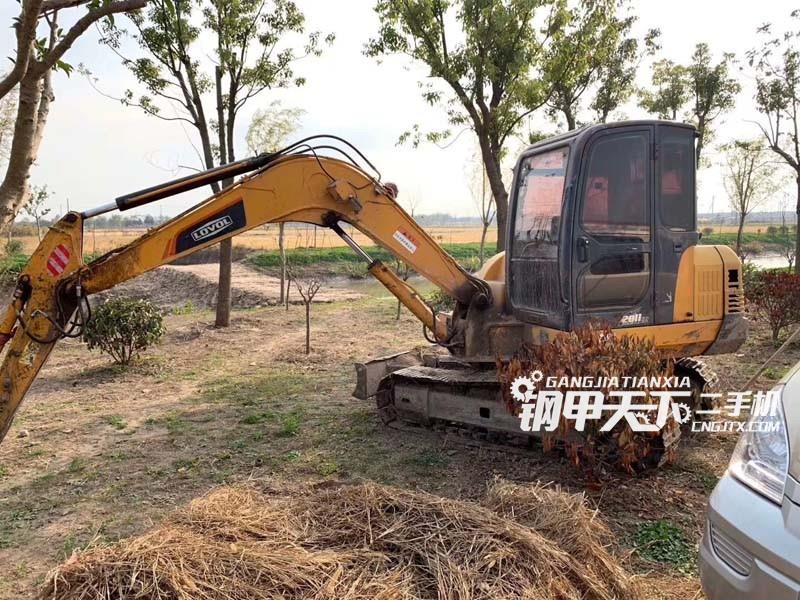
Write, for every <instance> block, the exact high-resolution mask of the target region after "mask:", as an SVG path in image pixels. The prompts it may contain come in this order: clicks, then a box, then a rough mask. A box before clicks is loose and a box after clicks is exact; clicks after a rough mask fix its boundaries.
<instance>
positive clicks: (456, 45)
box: [365, 0, 615, 250]
mask: <svg viewBox="0 0 800 600" xmlns="http://www.w3.org/2000/svg"><path fill="white" fill-rule="evenodd" d="M614 4H615V2H614V1H613V0H602V1H597V2H592V6H593V7H594V9H593V10H594V11H596V12H598V13H600V12H604V11H608V10H610V9H611V10H612V11H613V7H614ZM375 11H376V13H377V15H378V18H379V20H380V27H379V30H378V33H377V35H376V36H375V37H373V38H372V39H370V40H369V42H368V43H367V45H366V48H365V52H366V54H367V55H368V56H373V57H380V56H384V55H390V54H404V55H406V56H409V57H411V58H412V59H414V60H415V61H417V62H419V63H422V64H424V65H425V66H426V67H427V68H428V69H429V70H430V75H431V77H432V79H433V82H432V83H431V84H430V85H427V86H426V87H424V89H423V97H424V99H425V100H426V101H427V102H428V103H429V104H431V105H433V106H444V107H445V109H446V111H447V116H448V121H449V124H450V126H451V127H457V128H462V129H463V128H469V129H472V131H473V132H474V133H475V135H476V137H477V139H478V145H479V147H480V151H481V159H482V160H483V163H484V167H485V169H486V176H487V178H488V180H489V186H490V187H491V190H492V195H493V196H494V199H495V205H496V207H497V248H498V249H499V250H500V249H504V248H505V245H506V240H505V231H506V220H507V217H508V191H507V189H506V186H505V184H504V183H503V173H502V168H501V165H502V160H503V155H504V151H505V148H506V142H507V140H508V138H509V136H510V135H512V133H514V131H515V130H516V129H517V127H518V126H519V124H520V123H521V122H522V121H523V119H525V117H527V116H528V115H530V114H531V113H532V112H533V111H535V110H536V109H538V108H540V107H542V106H544V105H545V103H546V102H547V101H548V100H549V99H550V97H551V94H552V89H551V88H550V86H549V85H548V82H553V81H557V80H559V78H560V76H566V74H567V73H568V72H569V70H570V69H572V68H573V66H574V65H575V63H576V61H580V60H581V59H582V57H581V56H580V52H579V51H578V50H577V49H576V51H575V52H573V53H572V54H571V56H567V57H564V58H563V60H558V61H554V60H549V61H548V60H547V58H548V45H549V44H550V43H551V42H552V40H553V38H554V36H555V35H556V34H559V35H560V31H561V30H562V29H563V28H564V27H565V26H567V24H568V23H567V21H568V15H569V14H570V11H569V9H568V7H567V2H566V0H452V1H447V0H379V1H378V2H377V3H376V5H375ZM586 19H587V22H592V23H595V22H601V23H602V22H604V20H603V18H601V17H599V16H593V14H592V11H591V10H589V11H588V12H587V16H586ZM553 65H557V67H558V69H559V70H560V73H555V74H554V73H545V69H547V68H548V67H553ZM412 132H413V133H414V134H415V136H414V141H415V143H418V141H419V138H420V131H419V128H418V127H415V128H414V129H413V130H412ZM450 133H451V132H450V131H442V132H430V133H428V134H427V135H426V138H427V139H428V140H429V141H434V142H435V141H440V140H442V139H445V138H447V137H448V136H449V135H450ZM411 135H412V133H411V132H409V133H408V134H405V135H404V136H402V137H401V141H403V140H405V139H407V138H408V137H410V136H411Z"/></svg>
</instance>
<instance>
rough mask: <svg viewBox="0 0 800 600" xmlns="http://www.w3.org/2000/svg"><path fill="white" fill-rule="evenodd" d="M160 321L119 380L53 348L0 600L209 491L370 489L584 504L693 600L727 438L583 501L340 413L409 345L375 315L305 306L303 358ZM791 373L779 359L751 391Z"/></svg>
mask: <svg viewBox="0 0 800 600" xmlns="http://www.w3.org/2000/svg"><path fill="white" fill-rule="evenodd" d="M177 312H178V313H179V314H171V315H170V316H168V317H167V319H166V325H167V330H168V333H167V335H166V337H165V339H164V340H163V342H162V343H161V344H160V345H159V346H157V347H155V348H153V349H151V350H149V351H148V352H147V353H146V354H145V355H144V356H143V357H142V359H141V360H140V361H139V362H138V363H137V364H136V365H134V366H132V367H130V368H127V369H123V368H118V367H114V366H112V365H111V364H110V362H109V359H108V358H106V357H105V356H103V355H100V354H96V353H90V352H88V351H87V350H86V348H85V347H84V346H83V345H82V344H80V343H77V342H74V341H71V340H67V341H64V342H61V343H60V345H59V346H58V347H57V348H56V350H55V352H54V353H53V356H52V358H51V359H50V362H49V363H48V365H47V366H46V367H45V369H44V370H43V372H42V374H41V376H40V377H39V379H38V380H37V381H36V383H35V384H34V387H33V389H32V390H31V392H30V393H29V394H28V397H27V399H26V401H25V404H24V405H23V406H22V408H21V409H20V411H19V413H18V416H17V418H16V421H15V423H14V425H13V426H12V429H11V431H10V433H9V435H8V438H7V439H6V440H5V442H4V443H3V445H2V446H0V565H2V569H0V598H19V597H28V596H30V595H31V594H32V593H33V591H34V590H35V588H36V586H37V584H38V583H39V582H40V581H41V580H42V577H43V575H44V574H45V573H46V572H47V570H48V569H50V568H52V567H53V566H54V565H55V564H57V563H58V562H60V561H62V560H64V559H65V557H67V556H69V555H70V553H71V552H72V551H73V549H75V548H80V547H83V546H85V545H87V544H89V543H92V542H109V541H113V540H117V539H119V538H120V537H124V536H129V535H132V534H138V533H141V532H142V531H143V530H145V529H146V528H148V527H149V526H151V525H152V524H154V523H155V522H158V521H159V519H160V518H162V517H163V516H164V515H165V514H167V513H169V512H171V511H172V510H174V509H175V508H176V507H177V506H179V505H181V504H184V503H186V502H187V501H189V500H190V499H191V498H193V497H196V496H198V495H200V494H203V493H205V492H206V491H208V490H209V489H210V488H212V487H214V486H217V485H220V484H223V483H230V482H236V481H241V480H245V479H248V478H264V479H273V480H278V481H298V480H303V481H313V480H322V479H328V478H336V479H339V478H341V479H370V480H374V481H378V482H381V483H388V484H393V485H399V486H404V487H409V488H420V489H424V490H426V491H430V492H434V493H438V494H443V495H446V496H451V497H457V498H465V499H470V498H476V497H478V496H480V495H481V494H482V493H483V491H484V489H485V487H486V485H487V483H488V482H490V481H492V480H493V478H494V477H495V476H497V475H500V476H502V477H505V478H507V479H510V480H512V481H520V482H525V481H543V482H560V483H561V484H562V485H563V486H565V487H566V488H568V489H569V490H586V492H587V493H588V495H589V497H590V499H591V501H592V502H593V503H595V504H596V506H597V508H598V511H599V513H600V515H601V517H602V518H603V519H605V520H606V521H607V522H608V523H609V524H610V525H611V527H612V528H613V530H614V531H615V532H616V534H617V536H618V543H619V546H620V549H621V551H622V552H623V553H624V556H626V557H627V558H626V559H625V563H626V566H627V567H628V568H629V569H631V570H633V571H634V572H636V573H638V574H640V575H641V578H642V581H643V582H644V584H645V585H646V586H647V589H648V597H649V598H652V599H657V598H667V599H673V598H674V599H678V598H680V599H687V598H688V599H691V598H701V597H702V593H701V592H700V589H699V583H698V579H697V576H696V563H695V560H696V545H697V542H698V540H699V537H700V534H701V531H702V523H703V513H704V506H705V502H706V498H707V496H708V494H709V493H710V491H711V489H712V488H713V486H714V485H715V483H716V481H717V478H718V477H719V476H720V475H721V474H722V473H723V471H724V469H725V467H726V464H727V460H728V457H729V455H730V453H731V451H732V448H733V445H734V443H735V437H734V436H732V435H731V434H712V435H707V434H702V435H698V436H695V437H687V438H685V439H684V440H683V442H682V449H681V452H680V456H679V458H678V461H677V463H676V464H675V465H673V466H671V467H669V468H666V469H664V470H662V471H660V472H657V473H653V474H650V475H648V476H644V477H641V478H636V479H630V478H627V477H623V476H619V477H612V478H611V479H610V480H608V481H605V482H603V483H602V484H600V485H598V484H589V483H587V481H585V480H584V479H583V478H582V476H581V475H580V473H578V472H576V471H575V470H574V469H573V468H572V467H571V466H570V465H569V464H567V463H566V461H565V460H564V459H563V458H561V457H559V456H558V455H553V454H545V453H543V452H542V451H541V450H529V451H520V450H514V449H504V448H498V447H488V448H487V447H483V446H479V445H476V444H474V443H471V442H466V441H464V439H463V438H453V437H449V436H447V435H445V434H442V433H437V432H433V431H428V430H422V429H420V430H417V431H414V432H411V433H409V432H406V431H398V430H395V429H392V428H388V427H386V426H383V425H382V424H380V422H379V421H378V419H377V418H376V415H375V413H374V411H373V407H372V406H371V405H369V404H367V403H364V402H362V401H358V400H356V399H354V398H352V397H351V396H350V392H351V390H352V388H353V384H354V370H353V367H352V364H353V363H354V362H356V361H362V360H365V359H368V358H371V357H376V356H380V355H384V354H389V353H392V352H397V351H401V350H405V349H408V348H410V347H412V346H414V345H417V344H420V343H421V342H422V341H423V340H422V338H421V335H420V333H421V332H420V327H419V324H418V322H417V321H415V320H414V319H413V318H412V317H411V316H410V315H408V314H407V313H404V314H403V316H402V317H401V319H400V320H399V321H397V320H395V316H394V314H395V303H394V302H393V301H391V300H386V299H380V298H359V299H354V300H349V301H343V300H338V301H336V302H331V303H327V304H319V305H316V306H314V307H313V330H312V344H313V352H312V354H311V355H310V356H306V355H304V354H303V353H302V348H303V342H304V320H303V309H302V307H300V306H291V307H290V309H289V311H288V312H287V311H285V310H283V309H282V308H278V307H261V308H254V309H249V310H238V311H236V312H235V314H234V318H233V325H232V327H230V328H229V329H225V330H216V329H214V328H212V327H211V324H212V323H213V314H212V313H211V312H210V311H208V310H190V309H187V308H185V307H184V308H183V309H182V310H179V311H177ZM770 350H771V346H770V345H769V340H768V339H767V336H766V333H765V332H764V331H763V330H762V328H756V330H755V331H754V334H753V335H752V336H751V339H750V341H748V343H747V345H746V346H745V348H744V349H743V350H742V351H741V352H740V353H738V354H737V355H735V356H729V357H722V358H712V359H710V362H712V364H713V366H714V367H715V368H716V369H717V371H718V372H719V373H720V374H725V377H726V378H725V379H724V380H723V381H722V384H721V385H722V387H723V388H724V389H736V386H737V385H741V384H742V383H743V382H744V381H745V380H746V379H747V377H748V374H749V373H751V372H752V371H753V370H754V369H755V368H756V366H755V365H756V363H758V362H760V360H761V359H762V357H765V356H766V355H767V353H768V352H769V351H770ZM798 358H800V350H798V349H793V350H792V351H791V352H790V355H789V356H787V357H786V358H785V359H784V360H783V361H782V364H781V365H778V367H776V368H775V369H774V370H772V371H770V372H768V377H770V378H777V377H779V376H780V374H781V371H782V369H784V368H785V367H786V366H788V365H790V364H791V363H792V361H795V360H797V359H798ZM762 385H763V386H764V387H767V386H769V385H771V382H770V380H769V379H765V380H764V381H763V382H762ZM662 522H663V523H668V524H669V525H670V526H671V527H673V528H675V529H676V530H677V532H678V534H680V535H682V536H684V537H685V539H686V540H688V556H689V558H688V560H687V561H686V562H685V563H684V564H681V565H679V566H676V565H675V564H668V563H658V562H652V561H650V560H648V559H646V558H645V556H644V555H643V553H642V548H641V546H640V542H637V539H638V537H637V536H638V535H639V534H640V532H641V531H642V527H643V526H646V525H648V524H652V523H662ZM637 547H638V548H639V549H638V550H637Z"/></svg>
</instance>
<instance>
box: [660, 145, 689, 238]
mask: <svg viewBox="0 0 800 600" xmlns="http://www.w3.org/2000/svg"><path fill="white" fill-rule="evenodd" d="M694 160H695V159H694V140H693V139H692V137H691V136H689V135H687V134H685V133H683V134H681V133H680V132H679V133H667V134H665V135H663V137H662V138H661V143H660V144H659V163H660V167H659V174H658V193H659V196H660V202H659V204H660V206H661V222H662V223H663V224H664V226H666V227H667V228H669V229H672V230H674V231H694V229H695V224H694V221H695V215H694V207H695V202H694Z"/></svg>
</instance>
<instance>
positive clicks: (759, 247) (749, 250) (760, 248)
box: [739, 242, 764, 262]
mask: <svg viewBox="0 0 800 600" xmlns="http://www.w3.org/2000/svg"><path fill="white" fill-rule="evenodd" d="M763 253H764V244H762V243H761V242H745V243H744V244H742V247H741V248H740V249H739V258H740V259H741V260H742V262H744V261H746V260H747V259H748V258H750V257H751V256H758V255H759V254H763Z"/></svg>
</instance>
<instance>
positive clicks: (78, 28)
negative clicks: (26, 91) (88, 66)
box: [33, 0, 148, 74]
mask: <svg viewBox="0 0 800 600" xmlns="http://www.w3.org/2000/svg"><path fill="white" fill-rule="evenodd" d="M147 2H148V0H120V1H119V2H110V3H108V4H104V5H103V6H101V7H100V8H96V9H93V10H90V11H89V12H87V13H86V14H85V15H83V16H82V17H81V18H80V19H78V20H77V21H76V22H75V24H74V25H73V26H72V27H70V29H69V31H67V33H66V34H65V35H64V37H63V38H61V40H60V41H59V42H58V44H56V46H55V47H54V48H53V49H52V50H51V51H50V52H48V53H47V55H46V56H45V57H44V59H43V60H41V61H36V62H35V63H34V65H33V68H35V69H36V71H37V72H38V73H39V74H43V73H44V72H45V71H47V70H48V69H52V68H53V66H54V65H55V64H56V63H57V62H58V61H59V60H61V57H62V56H64V53H65V52H66V51H67V50H69V49H70V47H72V44H74V43H75V41H76V40H77V39H78V38H79V37H80V36H81V35H82V34H83V33H84V32H85V31H86V30H87V29H89V27H91V25H92V24H93V23H95V22H96V21H99V20H100V19H102V18H103V17H107V16H109V15H113V14H117V13H123V12H130V11H133V10H139V9H140V8H144V7H145V6H146V5H147Z"/></svg>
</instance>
